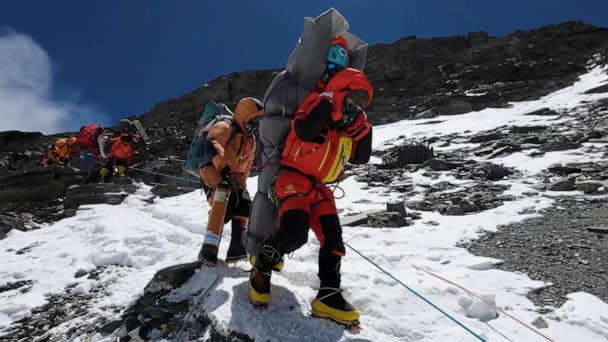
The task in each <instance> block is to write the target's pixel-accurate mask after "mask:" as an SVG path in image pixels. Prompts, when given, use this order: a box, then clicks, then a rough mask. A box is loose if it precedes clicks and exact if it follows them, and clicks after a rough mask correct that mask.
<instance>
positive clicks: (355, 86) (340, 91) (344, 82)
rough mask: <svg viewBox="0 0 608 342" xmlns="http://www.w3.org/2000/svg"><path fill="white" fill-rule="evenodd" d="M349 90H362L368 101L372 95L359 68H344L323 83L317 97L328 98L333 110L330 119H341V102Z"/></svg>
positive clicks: (367, 81) (369, 85)
mask: <svg viewBox="0 0 608 342" xmlns="http://www.w3.org/2000/svg"><path fill="white" fill-rule="evenodd" d="M351 91H362V92H364V93H365V94H366V98H367V100H366V102H367V103H369V102H370V101H371V99H372V97H373V89H372V87H371V84H370V83H369V80H368V79H367V76H365V74H364V73H363V72H361V71H359V70H355V69H345V70H342V71H340V72H338V73H336V74H335V75H334V76H333V77H332V78H331V79H330V80H329V81H328V82H327V84H326V85H325V88H323V92H322V93H321V94H319V97H323V98H328V99H330V101H331V103H332V104H333V107H334V110H333V111H332V114H331V116H332V120H333V121H335V122H337V121H340V120H341V119H342V104H343V103H344V98H345V97H346V96H347V94H348V93H349V92H351Z"/></svg>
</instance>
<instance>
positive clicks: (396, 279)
mask: <svg viewBox="0 0 608 342" xmlns="http://www.w3.org/2000/svg"><path fill="white" fill-rule="evenodd" d="M344 244H345V245H346V246H348V248H350V249H352V250H353V251H354V252H355V253H357V254H359V255H360V256H361V257H362V258H363V259H365V260H367V261H368V262H369V263H371V264H372V265H374V266H376V268H378V269H379V270H380V271H382V272H384V274H386V275H387V276H389V277H391V278H393V280H395V281H396V282H397V283H399V284H401V285H402V286H403V287H405V288H406V289H408V290H409V291H410V292H412V293H413V294H415V295H416V296H417V297H418V298H420V299H422V300H423V301H425V302H426V303H427V304H429V305H430V306H432V307H433V308H435V309H436V310H437V311H439V312H441V313H442V314H443V315H444V316H446V317H447V318H449V319H451V320H452V321H453V322H454V323H456V324H458V325H459V326H460V327H461V328H463V329H464V330H466V331H467V332H468V333H470V334H471V335H473V336H475V337H476V338H477V339H478V340H480V341H484V342H485V341H486V340H485V339H484V338H483V337H481V336H479V334H477V333H476V332H474V331H473V330H471V329H470V328H468V327H467V326H466V325H464V324H463V323H461V322H460V321H458V320H457V319H456V318H454V317H452V316H451V315H450V314H448V313H447V312H445V311H443V310H442V309H441V308H440V307H438V306H437V305H435V304H433V303H432V302H431V301H430V300H428V299H426V298H425V297H424V296H423V295H421V294H420V293H418V292H416V291H415V290H414V289H412V288H411V287H409V286H407V285H405V284H404V283H403V282H402V281H401V280H399V279H398V278H396V277H395V276H393V275H392V274H391V273H390V272H388V271H386V270H385V269H383V268H382V267H380V266H379V265H378V264H376V263H375V262H373V261H372V260H370V259H369V258H368V257H366V256H365V255H363V254H362V253H361V252H359V251H358V250H356V249H355V248H353V247H352V246H351V245H349V244H348V243H344Z"/></svg>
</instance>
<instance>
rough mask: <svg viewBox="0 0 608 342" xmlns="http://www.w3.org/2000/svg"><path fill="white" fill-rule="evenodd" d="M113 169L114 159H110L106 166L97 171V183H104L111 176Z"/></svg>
mask: <svg viewBox="0 0 608 342" xmlns="http://www.w3.org/2000/svg"><path fill="white" fill-rule="evenodd" d="M113 169H114V158H110V159H109V160H108V162H107V163H106V165H104V167H102V168H101V170H99V182H100V183H105V182H107V181H108V180H109V179H110V176H112V170H113Z"/></svg>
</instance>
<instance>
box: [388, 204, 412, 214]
mask: <svg viewBox="0 0 608 342" xmlns="http://www.w3.org/2000/svg"><path fill="white" fill-rule="evenodd" d="M386 211H387V212H397V213H399V214H401V215H402V216H407V210H406V208H405V201H399V202H387V203H386Z"/></svg>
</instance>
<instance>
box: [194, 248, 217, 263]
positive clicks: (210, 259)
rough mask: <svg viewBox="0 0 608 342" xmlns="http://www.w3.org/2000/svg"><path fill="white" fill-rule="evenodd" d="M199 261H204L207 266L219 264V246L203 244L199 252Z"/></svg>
mask: <svg viewBox="0 0 608 342" xmlns="http://www.w3.org/2000/svg"><path fill="white" fill-rule="evenodd" d="M198 261H202V262H204V263H205V265H207V266H215V265H216V264H217V246H214V245H206V244H203V245H202V246H201V250H200V251H199V252H198Z"/></svg>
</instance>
